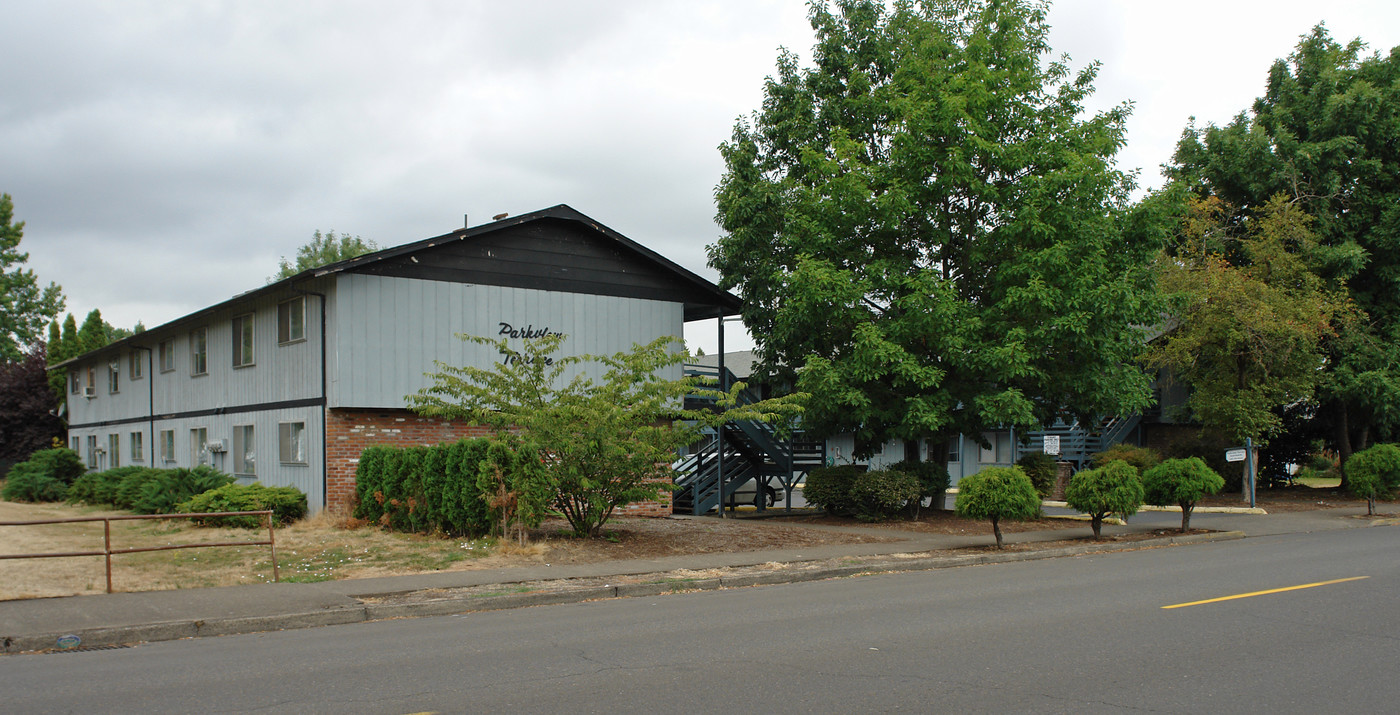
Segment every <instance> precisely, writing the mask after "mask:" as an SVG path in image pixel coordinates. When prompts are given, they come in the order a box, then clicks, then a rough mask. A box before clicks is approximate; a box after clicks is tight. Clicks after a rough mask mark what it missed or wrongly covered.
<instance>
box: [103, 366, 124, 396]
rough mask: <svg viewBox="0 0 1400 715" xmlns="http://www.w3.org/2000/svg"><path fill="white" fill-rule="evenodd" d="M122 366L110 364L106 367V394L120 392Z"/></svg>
mask: <svg viewBox="0 0 1400 715" xmlns="http://www.w3.org/2000/svg"><path fill="white" fill-rule="evenodd" d="M121 379H122V366H121V363H116V362H114V363H111V364H109V365H107V392H110V393H112V394H113V395H115V394H117V393H118V392H121Z"/></svg>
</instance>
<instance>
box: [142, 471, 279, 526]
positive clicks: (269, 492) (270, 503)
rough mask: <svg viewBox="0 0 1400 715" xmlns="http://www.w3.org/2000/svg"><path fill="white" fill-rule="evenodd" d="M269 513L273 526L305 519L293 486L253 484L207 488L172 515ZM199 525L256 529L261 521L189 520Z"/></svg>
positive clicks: (234, 518) (235, 518) (243, 518)
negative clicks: (226, 512)
mask: <svg viewBox="0 0 1400 715" xmlns="http://www.w3.org/2000/svg"><path fill="white" fill-rule="evenodd" d="M267 509H271V510H272V520H273V523H274V524H276V525H277V526H284V525H286V524H289V523H291V522H293V521H296V520H297V519H301V518H302V517H305V516H306V495H305V494H303V493H302V492H301V490H300V489H297V488H296V487H265V486H263V485H261V484H258V483H257V482H254V483H252V484H225V485H223V486H221V487H219V488H217V489H210V490H208V491H206V492H204V493H202V494H198V495H196V496H194V497H192V498H190V499H188V500H187V501H184V502H182V503H180V504H179V505H178V506H177V507H176V509H175V511H172V512H170V513H175V512H182V513H188V514H197V513H211V512H220V511H264V510H267ZM191 521H193V522H194V523H195V524H198V525H199V526H227V527H234V528H241V529H256V528H259V527H261V526H262V525H263V522H262V518H261V517H256V516H211V517H195V518H193V519H191Z"/></svg>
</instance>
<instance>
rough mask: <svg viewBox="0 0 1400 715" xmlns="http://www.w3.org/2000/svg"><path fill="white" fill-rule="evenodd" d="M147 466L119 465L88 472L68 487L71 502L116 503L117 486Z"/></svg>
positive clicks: (69, 501)
mask: <svg viewBox="0 0 1400 715" xmlns="http://www.w3.org/2000/svg"><path fill="white" fill-rule="evenodd" d="M146 469H147V468H146V467H117V468H115V469H108V470H106V471H102V472H88V473H87V474H84V475H83V476H81V477H78V479H77V481H75V482H73V486H71V487H69V488H68V503H70V504H115V503H116V499H117V487H119V486H121V483H122V480H123V479H125V478H126V477H127V476H129V475H131V474H135V473H137V472H142V471H145V470H146Z"/></svg>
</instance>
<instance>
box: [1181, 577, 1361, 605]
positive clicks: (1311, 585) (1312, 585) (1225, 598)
mask: <svg viewBox="0 0 1400 715" xmlns="http://www.w3.org/2000/svg"><path fill="white" fill-rule="evenodd" d="M1363 578H1371V577H1370V576H1352V577H1351V578H1339V579H1336V580H1333V581H1318V582H1317V583H1305V584H1303V585H1301V586H1289V587H1287V588H1271V589H1269V590H1267V591H1254V592H1252V593H1237V594H1235V595H1233V596H1221V597H1220V598H1207V599H1206V600H1204V601H1192V602H1190V603H1177V604H1173V605H1171V606H1162V608H1164V609H1166V608H1185V607H1187V606H1199V605H1201V604H1203V603H1218V602H1220V601H1233V600H1235V599H1237V598H1250V597H1252V596H1266V595H1268V594H1271V593H1283V592H1284V591H1298V590H1300V589H1304V588H1317V587H1318V586H1331V585H1332V584H1334V583H1346V582H1347V581H1360V580H1361V579H1363Z"/></svg>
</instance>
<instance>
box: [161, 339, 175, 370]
mask: <svg viewBox="0 0 1400 715" xmlns="http://www.w3.org/2000/svg"><path fill="white" fill-rule="evenodd" d="M174 370H175V340H174V339H173V338H172V339H170V340H162V341H160V371H161V372H173V371H174Z"/></svg>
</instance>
